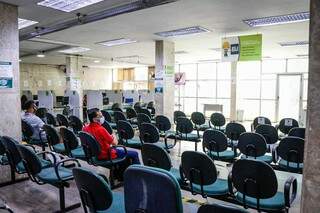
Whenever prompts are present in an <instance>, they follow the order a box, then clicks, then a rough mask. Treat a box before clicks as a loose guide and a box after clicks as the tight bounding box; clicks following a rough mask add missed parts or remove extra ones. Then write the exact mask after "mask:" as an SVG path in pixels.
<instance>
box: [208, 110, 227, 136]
mask: <svg viewBox="0 0 320 213" xmlns="http://www.w3.org/2000/svg"><path fill="white" fill-rule="evenodd" d="M225 124H226V118H225V117H224V115H223V114H222V113H219V112H215V113H212V115H211V116H210V122H209V125H210V127H212V128H214V129H218V130H220V131H224V128H223V126H224V125H225Z"/></svg>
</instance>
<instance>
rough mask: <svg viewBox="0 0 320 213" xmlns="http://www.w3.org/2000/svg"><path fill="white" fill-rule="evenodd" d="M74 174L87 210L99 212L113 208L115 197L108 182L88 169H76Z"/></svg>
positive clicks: (73, 170)
mask: <svg viewBox="0 0 320 213" xmlns="http://www.w3.org/2000/svg"><path fill="white" fill-rule="evenodd" d="M72 173H73V176H74V179H75V182H76V185H77V188H78V190H79V193H80V197H81V201H82V205H84V207H85V208H89V209H90V212H97V211H103V210H107V209H108V208H109V207H110V206H111V204H112V202H113V196H112V191H111V188H110V186H109V184H108V183H107V182H106V180H104V179H103V178H102V177H101V176H99V175H98V174H96V173H95V172H93V171H91V170H89V169H86V168H80V167H78V168H74V169H72Z"/></svg>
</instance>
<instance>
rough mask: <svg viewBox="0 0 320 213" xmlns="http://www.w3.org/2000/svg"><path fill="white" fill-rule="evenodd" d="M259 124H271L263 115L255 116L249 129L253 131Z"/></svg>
mask: <svg viewBox="0 0 320 213" xmlns="http://www.w3.org/2000/svg"><path fill="white" fill-rule="evenodd" d="M259 125H271V121H270V119H269V118H266V117H263V116H259V117H256V118H255V119H254V120H253V122H252V124H251V131H254V130H255V129H256V128H257V126H259Z"/></svg>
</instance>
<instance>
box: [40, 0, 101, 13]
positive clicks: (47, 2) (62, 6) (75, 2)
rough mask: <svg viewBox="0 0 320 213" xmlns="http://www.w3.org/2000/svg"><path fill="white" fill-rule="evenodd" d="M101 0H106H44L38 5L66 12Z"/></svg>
mask: <svg viewBox="0 0 320 213" xmlns="http://www.w3.org/2000/svg"><path fill="white" fill-rule="evenodd" d="M101 1H104V0H44V1H41V2H39V3H38V5H41V6H44V7H49V8H53V9H56V10H61V11H64V12H71V11H74V10H78V9H80V8H83V7H86V6H89V5H92V4H96V3H98V2H101Z"/></svg>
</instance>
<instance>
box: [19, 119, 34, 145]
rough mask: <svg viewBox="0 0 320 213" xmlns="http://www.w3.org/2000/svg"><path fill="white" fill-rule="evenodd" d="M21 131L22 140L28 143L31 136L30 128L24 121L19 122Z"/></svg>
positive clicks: (31, 130)
mask: <svg viewBox="0 0 320 213" xmlns="http://www.w3.org/2000/svg"><path fill="white" fill-rule="evenodd" d="M21 129H22V134H23V137H24V139H25V140H27V141H29V140H30V139H31V137H32V135H33V129H32V126H31V125H30V124H28V123H27V122H25V121H24V120H21Z"/></svg>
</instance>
